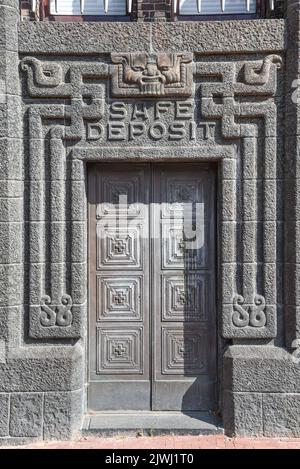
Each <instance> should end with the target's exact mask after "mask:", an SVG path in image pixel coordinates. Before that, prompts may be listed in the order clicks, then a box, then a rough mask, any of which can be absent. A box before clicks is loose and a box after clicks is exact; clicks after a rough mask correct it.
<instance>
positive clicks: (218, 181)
mask: <svg viewBox="0 0 300 469" xmlns="http://www.w3.org/2000/svg"><path fill="white" fill-rule="evenodd" d="M155 150H156V152H157V151H159V149H155ZM183 150H185V151H184V152H183V153H186V150H187V149H186V148H184V149H183ZM218 150H219V151H216V152H215V153H216V156H215V158H213V159H211V158H209V159H208V158H201V157H200V158H199V157H197V158H190V157H188V156H187V157H186V158H184V155H183V156H182V157H181V158H172V159H171V158H163V157H162V156H161V157H159V158H157V159H154V160H153V159H152V158H149V157H147V156H146V157H145V158H143V157H142V158H139V159H138V160H136V159H134V158H132V157H131V158H128V159H126V160H124V159H123V158H122V159H118V158H115V157H112V158H103V159H102V158H101V159H99V160H94V159H89V158H88V159H87V160H86V161H84V163H85V171H84V172H85V182H86V202H87V220H86V224H87V242H86V249H87V252H86V258H87V318H86V340H85V373H84V375H85V389H86V391H85V393H84V415H86V414H87V413H88V397H87V395H88V393H87V388H88V383H89V381H88V378H89V376H88V374H89V318H90V293H89V292H90V259H89V252H90V236H89V203H88V202H89V187H88V181H89V171H90V167H92V166H94V165H96V164H99V165H101V164H113V163H116V164H117V163H120V164H121V163H123V164H128V166H129V167H130V164H134V163H136V164H138V163H148V164H151V163H152V164H166V165H168V163H169V164H172V163H173V164H174V163H177V164H185V163H191V164H194V165H197V164H199V166H201V165H202V164H204V165H205V164H206V165H207V164H209V165H210V166H211V167H212V169H213V172H214V177H215V191H214V197H215V201H214V202H215V203H214V208H215V214H214V222H215V230H214V231H215V240H214V242H215V254H214V257H215V266H214V273H215V335H216V338H215V346H216V381H217V384H216V390H217V396H216V402H217V405H218V409H217V413H218V415H220V414H221V412H222V403H223V399H222V381H223V376H222V370H223V354H222V351H223V350H224V346H225V343H226V341H225V340H224V339H223V338H222V336H221V333H220V331H221V323H220V321H221V310H220V308H221V306H220V305H221V303H220V291H221V290H220V288H221V285H222V281H223V279H222V275H221V269H220V262H219V256H220V246H221V239H222V221H223V220H222V215H221V211H220V207H221V204H222V200H223V185H222V174H223V168H222V166H223V162H224V158H226V157H227V156H229V155H230V157H231V158H232V153H233V152H232V148H230V147H225V149H224V147H221V148H220V147H219V149H218ZM220 150H221V152H220ZM224 150H225V151H224ZM106 151H109V149H107V148H106ZM105 153H106V152H105ZM120 153H121V152H120ZM162 153H163V152H160V155H161V154H162ZM218 153H219V155H218ZM220 153H221V155H220ZM220 156H221V157H220ZM151 323H152V320H151V318H150V323H149V325H150V329H149V331H151V332H150V339H149V340H150V348H151V337H152V334H153V331H152V325H151ZM150 373H152V365H151V364H150Z"/></svg>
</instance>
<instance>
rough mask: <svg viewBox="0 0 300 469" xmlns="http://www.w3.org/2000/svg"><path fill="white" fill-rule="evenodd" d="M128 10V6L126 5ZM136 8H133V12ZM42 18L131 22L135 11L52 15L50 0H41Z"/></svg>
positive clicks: (72, 20) (78, 21)
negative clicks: (119, 13) (114, 13)
mask: <svg viewBox="0 0 300 469" xmlns="http://www.w3.org/2000/svg"><path fill="white" fill-rule="evenodd" d="M126 11H127V7H126ZM133 11H134V9H133V8H132V12H133ZM40 19H41V20H42V21H49V22H51V21H57V22H59V21H61V22H65V23H66V22H69V23H70V22H72V23H93V22H96V23H99V22H102V23H104V22H108V23H109V22H112V21H114V22H118V23H120V22H130V21H132V20H133V13H128V12H127V13H126V14H125V15H109V14H107V15H52V14H51V13H50V1H49V0H41V2H40Z"/></svg>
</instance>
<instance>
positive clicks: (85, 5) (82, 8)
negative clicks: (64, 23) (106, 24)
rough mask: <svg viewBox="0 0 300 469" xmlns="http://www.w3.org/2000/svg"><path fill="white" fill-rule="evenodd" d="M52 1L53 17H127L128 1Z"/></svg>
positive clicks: (51, 12)
mask: <svg viewBox="0 0 300 469" xmlns="http://www.w3.org/2000/svg"><path fill="white" fill-rule="evenodd" d="M107 3H108V11H107V13H105V11H104V0H81V1H80V0H50V14H51V15H78V16H79V15H81V14H82V15H94V16H96V15H105V14H106V15H126V0H107Z"/></svg>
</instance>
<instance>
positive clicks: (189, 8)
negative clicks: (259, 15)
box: [179, 0, 256, 15]
mask: <svg viewBox="0 0 300 469" xmlns="http://www.w3.org/2000/svg"><path fill="white" fill-rule="evenodd" d="M247 3H248V2H247V1H246V0H224V1H223V4H224V5H225V8H224V11H222V5H221V4H222V2H221V0H179V13H180V14H181V15H235V14H247V13H248V14H249V13H255V12H256V0H250V2H249V9H247ZM198 5H199V10H198Z"/></svg>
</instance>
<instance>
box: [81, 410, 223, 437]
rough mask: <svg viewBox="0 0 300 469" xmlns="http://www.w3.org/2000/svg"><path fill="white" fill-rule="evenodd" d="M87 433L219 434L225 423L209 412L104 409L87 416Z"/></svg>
mask: <svg viewBox="0 0 300 469" xmlns="http://www.w3.org/2000/svg"><path fill="white" fill-rule="evenodd" d="M82 433H83V434H91V433H93V434H97V435H99V436H110V435H116V434H133V435H139V436H142V435H151V436H154V435H164V434H176V435H215V434H220V433H223V428H222V423H221V421H220V420H219V419H217V418H216V417H214V416H213V415H211V414H210V413H209V412H187V413H183V412H172V411H164V412H155V411H151V412H149V411H136V412H134V411H123V412H119V411H111V412H108V411H103V412H97V413H89V414H87V415H85V417H84V422H83V427H82Z"/></svg>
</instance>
